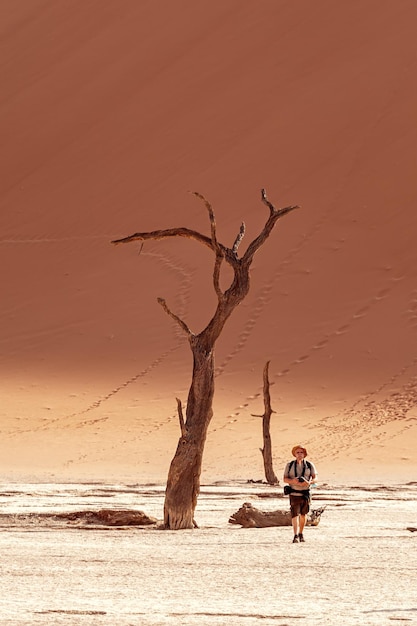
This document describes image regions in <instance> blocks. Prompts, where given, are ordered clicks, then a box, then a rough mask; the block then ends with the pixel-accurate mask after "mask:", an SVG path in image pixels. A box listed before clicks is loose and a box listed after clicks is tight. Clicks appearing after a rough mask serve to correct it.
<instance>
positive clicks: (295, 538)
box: [292, 535, 298, 543]
mask: <svg viewBox="0 0 417 626" xmlns="http://www.w3.org/2000/svg"><path fill="white" fill-rule="evenodd" d="M292 542H293V543H298V535H294V539H293V540H292Z"/></svg>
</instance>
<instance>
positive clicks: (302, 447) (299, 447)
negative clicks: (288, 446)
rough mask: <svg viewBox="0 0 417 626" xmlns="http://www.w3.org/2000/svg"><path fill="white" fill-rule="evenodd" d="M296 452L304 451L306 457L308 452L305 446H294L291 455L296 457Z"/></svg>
mask: <svg viewBox="0 0 417 626" xmlns="http://www.w3.org/2000/svg"><path fill="white" fill-rule="evenodd" d="M296 450H302V451H303V452H304V456H307V450H306V448H305V447H304V446H294V447H293V449H292V450H291V453H292V455H293V456H295V452H296Z"/></svg>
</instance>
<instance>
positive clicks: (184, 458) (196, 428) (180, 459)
mask: <svg viewBox="0 0 417 626" xmlns="http://www.w3.org/2000/svg"><path fill="white" fill-rule="evenodd" d="M194 344H195V345H194V346H193V358H194V366H193V378H192V383H191V388H190V391H189V394H188V402H187V411H186V416H187V419H186V424H185V425H184V428H182V434H181V437H180V439H179V441H178V446H177V450H176V452H175V456H174V458H173V459H172V461H171V466H170V468H169V473H168V480H167V486H166V492H165V503H164V524H165V527H166V528H170V529H172V530H177V529H180V528H193V526H196V523H195V521H194V511H195V507H196V505H197V498H198V495H199V493H200V474H201V465H202V459H203V450H204V444H205V441H206V436H207V429H208V425H209V423H210V420H211V418H212V415H213V409H212V404H213V395H214V354H213V351H210V353H209V354H204V353H203V352H202V351H201V350H200V347H201V344H200V343H198V342H194Z"/></svg>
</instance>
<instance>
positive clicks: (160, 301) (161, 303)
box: [158, 298, 193, 337]
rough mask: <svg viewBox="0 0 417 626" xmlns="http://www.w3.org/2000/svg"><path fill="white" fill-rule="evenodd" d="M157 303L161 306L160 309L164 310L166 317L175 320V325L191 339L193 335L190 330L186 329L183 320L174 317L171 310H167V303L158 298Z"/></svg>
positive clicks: (176, 316)
mask: <svg viewBox="0 0 417 626" xmlns="http://www.w3.org/2000/svg"><path fill="white" fill-rule="evenodd" d="M158 302H159V304H160V305H161V307H162V308H163V309H164V311H165V313H168V315H169V316H170V317H172V319H173V320H175V321H176V322H177V324H178V325H179V326H180V327H181V328H182V330H183V331H184V332H185V333H186V334H187V335H188V336H189V337H191V336H192V335H193V333H192V332H191V330H190V329H189V328H188V326H187V324H186V323H185V322H183V320H182V319H181V318H179V317H178V315H175V313H173V312H172V311H171V309H169V308H168V305H167V303H166V302H165V300H164V298H158Z"/></svg>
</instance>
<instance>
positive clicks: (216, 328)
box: [112, 189, 298, 530]
mask: <svg viewBox="0 0 417 626" xmlns="http://www.w3.org/2000/svg"><path fill="white" fill-rule="evenodd" d="M194 195H196V196H197V197H198V198H200V200H202V201H203V202H204V204H205V206H206V209H207V211H208V214H209V220H210V228H211V236H210V237H207V236H205V235H202V234H201V233H199V232H197V231H194V230H191V229H188V228H170V229H167V230H158V231H152V232H145V233H135V234H133V235H130V236H128V237H124V238H123V239H117V240H114V241H113V242H112V243H114V244H119V243H129V242H132V241H145V240H149V239H153V240H156V239H166V238H168V237H187V238H189V239H194V240H196V241H199V242H200V243H202V244H204V245H205V246H208V247H209V248H211V250H212V251H213V252H214V254H215V262H214V269H213V287H214V290H215V292H216V295H217V300H218V303H217V308H216V310H215V312H214V315H213V317H212V318H211V320H210V321H209V323H208V324H207V326H206V327H205V329H204V330H203V331H202V332H201V333H199V334H198V335H195V334H194V333H192V332H191V330H190V329H189V328H188V326H187V324H186V323H185V322H184V321H183V320H181V319H180V318H179V317H178V316H177V315H175V314H174V313H172V311H171V310H170V309H169V308H168V306H167V304H166V302H165V300H164V299H163V298H158V301H159V303H160V304H161V306H162V307H163V308H164V310H165V311H166V313H168V315H170V317H172V318H173V319H174V320H175V322H176V323H177V324H179V326H180V327H181V328H182V330H183V331H184V332H185V333H186V335H187V336H188V340H189V342H190V347H191V350H192V353H193V376H192V382H191V387H190V391H189V394H188V402H187V408H186V420H185V423H184V420H183V418H182V408H181V405H180V402H179V401H178V409H179V418H180V427H181V437H180V439H179V442H178V446H177V450H176V452H175V456H174V458H173V459H172V462H171V466H170V469H169V473H168V480H167V486H166V492H165V504H164V522H165V527H166V528H170V529H175V530H178V529H182V528H192V527H193V526H195V525H196V524H195V522H194V511H195V507H196V505H197V498H198V494H199V491H200V474H201V466H202V458H203V451H204V444H205V441H206V437H207V429H208V426H209V424H210V420H211V418H212V416H213V408H212V407H213V394H214V346H215V344H216V341H217V339H218V338H219V336H220V334H221V332H222V330H223V327H224V325H225V323H226V321H227V320H228V319H229V317H230V315H231V314H232V312H233V311H234V309H235V308H236V307H237V306H238V305H239V304H240V302H241V301H242V300H243V299H244V298H245V297H246V295H247V294H248V292H249V286H250V280H249V270H250V266H251V264H252V261H253V258H254V255H255V253H256V252H257V250H258V249H259V248H260V247H261V246H262V245H263V244H264V243H265V241H266V239H267V238H268V237H269V235H270V233H271V231H272V229H273V228H274V226H275V224H276V222H277V220H278V219H279V218H280V217H282V216H284V215H286V214H287V213H289V212H290V211H292V210H293V209H296V208H298V207H297V206H288V207H285V208H283V209H275V208H274V206H273V205H272V204H271V203H270V202H269V200H268V199H267V196H266V192H265V190H264V189H262V190H261V199H262V202H263V203H264V204H265V205H266V206H267V207H268V208H269V218H268V219H267V221H266V223H265V226H264V228H263V229H262V231H261V232H260V234H259V235H258V236H257V237H256V238H255V239H254V240H253V241H252V242H251V243H250V244H249V246H248V248H247V250H246V252H245V253H244V254H243V256H242V257H241V258H239V257H238V248H239V245H240V243H241V241H242V239H243V237H244V234H245V225H244V224H242V225H241V227H240V231H239V233H238V235H237V237H236V239H235V241H234V244H233V246H232V248H228V247H226V246H224V245H222V244H221V243H219V242H218V241H217V234H216V221H215V218H214V213H213V210H212V207H211V205H210V203H209V202H208V201H207V200H206V199H205V198H204V197H203V196H202V195H201V194H199V193H197V192H194ZM223 261H225V262H226V263H228V264H229V265H230V266H231V268H232V269H233V273H234V277H233V280H232V283H231V285H230V286H229V288H228V289H227V290H225V291H223V290H222V289H221V287H220V271H221V265H222V263H223Z"/></svg>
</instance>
